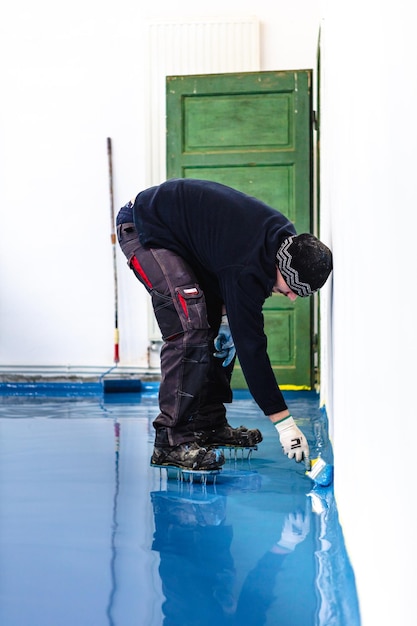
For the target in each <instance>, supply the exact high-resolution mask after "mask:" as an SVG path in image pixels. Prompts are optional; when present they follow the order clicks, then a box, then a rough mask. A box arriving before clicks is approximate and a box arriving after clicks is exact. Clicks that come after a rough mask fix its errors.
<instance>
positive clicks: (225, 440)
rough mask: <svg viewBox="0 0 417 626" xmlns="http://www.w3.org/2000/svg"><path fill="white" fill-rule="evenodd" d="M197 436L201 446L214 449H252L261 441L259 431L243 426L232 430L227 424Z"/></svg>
mask: <svg viewBox="0 0 417 626" xmlns="http://www.w3.org/2000/svg"><path fill="white" fill-rule="evenodd" d="M199 435H200V436H199V439H198V441H199V443H200V444H201V445H204V446H210V447H214V448H215V447H218V448H252V447H253V446H256V445H257V444H258V443H260V442H261V441H262V439H263V437H262V434H261V431H260V430H258V429H257V428H253V429H248V428H246V427H245V426H239V427H238V428H232V427H231V426H230V425H229V424H224V425H222V426H221V427H220V428H218V429H214V430H209V431H206V432H204V433H201V434H200V433H199Z"/></svg>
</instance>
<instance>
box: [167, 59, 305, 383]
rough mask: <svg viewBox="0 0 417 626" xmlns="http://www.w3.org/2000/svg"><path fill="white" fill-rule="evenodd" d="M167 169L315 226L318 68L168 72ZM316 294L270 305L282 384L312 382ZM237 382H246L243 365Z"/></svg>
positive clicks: (272, 347)
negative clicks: (314, 76) (314, 72)
mask: <svg viewBox="0 0 417 626" xmlns="http://www.w3.org/2000/svg"><path fill="white" fill-rule="evenodd" d="M166 90H167V91H166V94H167V95H166V102H167V176H168V178H173V177H180V178H201V179H205V180H214V181H217V182H220V183H224V184H226V185H229V186H231V187H235V188H236V189H239V190H240V191H243V192H245V193H247V194H250V195H252V196H255V197H257V198H259V199H261V200H263V201H264V202H266V203H267V204H269V205H270V206H272V207H274V208H276V209H279V210H280V211H281V212H282V213H284V214H285V215H287V216H288V217H289V219H290V220H291V221H293V222H294V224H295V227H296V229H297V232H299V233H301V232H310V230H311V198H312V192H311V189H312V172H311V170H312V167H311V163H312V161H311V155H312V145H311V71H310V70H301V71H294V72H256V73H243V74H210V75H202V76H200V75H198V76H169V77H167V79H166ZM311 300H312V299H311V298H297V300H296V302H295V303H291V302H290V301H289V300H288V299H287V298H285V297H284V296H280V295H273V296H272V297H271V298H268V299H267V301H266V303H265V306H264V318H265V330H266V333H267V336H268V353H269V356H270V359H271V363H272V366H273V368H274V370H275V373H276V377H277V380H278V382H279V384H280V386H281V388H284V389H285V388H304V389H305V388H307V389H309V388H311V386H312V348H311V345H312V341H311V336H312V330H311V313H312V310H311V306H312V302H311ZM233 376H234V378H233V385H234V387H235V388H239V387H245V386H246V383H245V381H244V378H243V375H242V372H241V369H240V367H239V364H238V363H237V364H236V367H235V372H234V375H233Z"/></svg>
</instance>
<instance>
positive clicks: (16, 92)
mask: <svg viewBox="0 0 417 626" xmlns="http://www.w3.org/2000/svg"><path fill="white" fill-rule="evenodd" d="M4 13H5V17H4V18H3V19H2V21H1V23H0V46H1V49H0V53H1V59H2V66H3V70H2V97H1V104H0V106H1V115H0V132H1V134H0V172H1V174H0V176H1V185H0V207H1V209H0V210H1V217H0V219H1V229H0V255H1V256H0V266H1V274H0V298H1V302H0V328H1V331H0V332H1V336H0V367H2V370H3V371H4V369H5V368H7V366H10V365H13V366H16V367H17V368H19V366H32V365H34V366H50V367H51V368H54V367H56V366H68V367H69V368H70V369H71V368H72V369H73V370H77V369H79V368H81V367H85V366H91V367H94V366H99V367H104V368H105V367H108V366H111V365H112V364H113V345H114V341H113V329H114V287H113V269H112V246H111V242H110V199H109V182H108V165H107V151H106V138H107V137H111V138H112V143H113V168H114V197H115V211H116V212H117V210H118V209H119V207H120V206H121V205H122V204H124V203H125V202H127V200H129V199H130V198H131V197H132V196H133V195H136V193H137V192H138V191H139V190H140V189H141V188H143V187H144V186H146V179H145V176H146V163H145V157H146V145H145V143H146V128H145V115H144V110H145V104H146V93H145V89H144V86H145V66H146V46H145V44H144V42H145V33H146V28H145V24H146V20H149V19H155V18H161V17H163V18H170V17H171V18H172V19H178V17H179V16H181V15H183V16H184V17H199V16H201V17H206V16H213V15H221V16H230V15H232V16H234V15H239V16H248V15H254V14H255V15H256V16H257V17H258V18H259V20H260V22H261V42H262V43H261V48H262V49H261V63H262V67H261V69H263V70H276V69H304V68H313V67H314V65H315V60H316V51H317V40H318V23H319V13H318V3H317V2H311V1H310V0H298V1H296V2H292V3H290V5H288V3H284V2H279V3H275V4H274V5H271V4H270V2H268V0H260V1H259V2H257V4H256V6H254V5H253V3H252V2H248V1H240V2H237V1H230V2H228V3H226V5H225V3H224V1H219V0H214V1H213V2H211V3H210V8H209V11H206V12H204V13H201V10H199V9H196V4H195V2H191V1H190V0H181V2H180V3H179V4H178V3H177V4H176V5H175V9H174V8H173V5H172V3H171V2H167V1H164V0H157V1H156V2H153V3H152V6H151V8H149V7H145V6H144V5H143V3H138V2H133V1H132V0H120V1H119V2H117V3H109V2H105V3H103V2H98V0H82V1H81V0H74V2H72V3H69V4H67V6H65V5H62V3H61V4H57V3H56V2H53V1H52V0H40V1H39V2H37V3H33V2H30V1H29V0H22V2H19V3H9V4H8V7H7V9H6V10H5V11H4ZM117 254H118V265H119V271H118V282H119V300H120V301H119V328H120V358H121V360H120V366H127V367H129V366H142V367H144V366H146V364H147V344H148V342H147V313H148V308H147V305H146V303H147V296H146V293H145V291H144V290H142V289H140V286H139V285H137V284H136V282H135V281H134V279H133V277H132V276H131V274H130V272H129V271H128V270H127V268H126V265H125V260H124V257H122V255H121V253H119V251H117Z"/></svg>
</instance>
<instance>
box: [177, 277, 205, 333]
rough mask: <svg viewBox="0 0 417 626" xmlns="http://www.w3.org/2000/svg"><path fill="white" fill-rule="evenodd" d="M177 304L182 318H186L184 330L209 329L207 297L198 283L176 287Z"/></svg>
mask: <svg viewBox="0 0 417 626" xmlns="http://www.w3.org/2000/svg"><path fill="white" fill-rule="evenodd" d="M175 293H176V296H177V300H178V303H177V306H178V305H179V306H178V309H179V312H180V316H181V319H183V320H184V322H185V326H184V330H207V329H208V328H209V323H208V320H207V308H206V299H205V297H204V293H203V291H202V290H201V289H200V287H199V286H198V285H187V286H185V287H177V288H176V289H175Z"/></svg>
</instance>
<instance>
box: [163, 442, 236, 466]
mask: <svg viewBox="0 0 417 626" xmlns="http://www.w3.org/2000/svg"><path fill="white" fill-rule="evenodd" d="M224 462H225V458H224V454H223V452H222V451H221V450H208V449H207V448H201V447H200V446H199V445H198V443H195V442H193V443H181V444H179V445H177V446H173V447H165V446H164V447H158V446H157V444H155V447H154V450H153V454H152V458H151V465H166V466H169V465H172V466H175V467H179V468H180V469H189V470H204V471H206V470H207V471H209V470H218V469H220V467H221V466H222V465H223V464H224Z"/></svg>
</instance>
